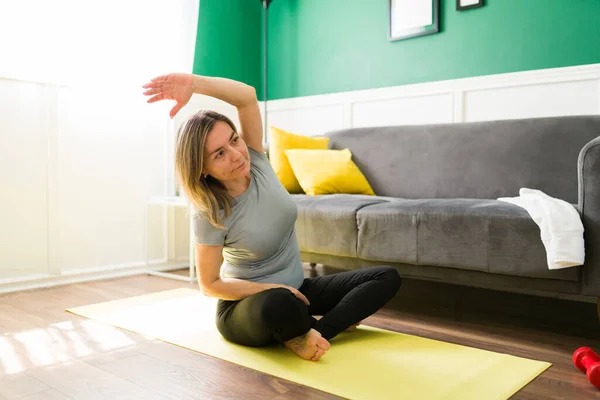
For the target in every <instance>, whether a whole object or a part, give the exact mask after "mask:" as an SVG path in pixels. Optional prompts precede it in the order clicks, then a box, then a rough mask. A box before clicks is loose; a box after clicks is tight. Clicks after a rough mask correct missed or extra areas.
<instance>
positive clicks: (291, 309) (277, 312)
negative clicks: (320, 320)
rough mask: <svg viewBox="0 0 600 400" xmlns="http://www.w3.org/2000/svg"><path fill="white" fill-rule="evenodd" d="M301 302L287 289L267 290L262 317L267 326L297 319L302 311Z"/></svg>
mask: <svg viewBox="0 0 600 400" xmlns="http://www.w3.org/2000/svg"><path fill="white" fill-rule="evenodd" d="M299 302H301V300H300V299H298V298H297V297H296V296H294V294H293V293H292V292H291V291H290V290H288V289H286V288H276V289H269V290H266V291H265V293H264V301H263V304H262V307H261V317H262V319H263V321H265V322H266V323H267V325H272V324H273V323H279V322H281V321H282V320H286V319H293V318H296V317H297V314H299V312H300V311H301V307H300V306H301V304H299Z"/></svg>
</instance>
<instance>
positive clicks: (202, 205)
mask: <svg viewBox="0 0 600 400" xmlns="http://www.w3.org/2000/svg"><path fill="white" fill-rule="evenodd" d="M219 121H222V122H225V123H227V124H228V125H229V126H230V127H231V129H232V130H233V131H234V132H237V129H236V127H235V125H234V124H233V122H232V121H231V120H230V119H229V118H227V117H226V116H225V115H223V114H220V113H218V112H215V111H210V110H202V111H199V112H198V113H196V114H194V115H192V116H191V117H190V118H189V119H188V120H187V121H186V122H185V124H183V125H182V127H181V128H180V129H179V132H178V133H177V141H176V145H175V174H176V176H177V178H178V180H179V183H180V185H181V187H182V189H183V190H184V192H185V193H186V195H187V197H188V199H189V200H190V202H191V203H192V204H193V205H194V207H195V208H196V209H197V210H198V211H199V212H201V213H203V214H204V215H206V217H207V218H208V221H209V222H210V223H211V224H212V225H213V226H215V227H217V228H224V226H223V225H222V224H221V220H220V218H219V214H220V210H223V219H225V218H227V217H228V216H229V215H231V207H232V204H233V198H232V197H231V195H230V194H229V193H228V192H227V190H226V189H225V186H224V185H223V184H222V183H221V182H220V181H218V180H217V179H215V178H213V177H211V176H210V175H209V176H204V175H203V174H202V171H203V169H204V163H205V160H204V144H205V143H206V137H207V136H208V134H209V132H210V131H211V130H212V129H213V128H214V126H215V124H216V123H217V122H219Z"/></svg>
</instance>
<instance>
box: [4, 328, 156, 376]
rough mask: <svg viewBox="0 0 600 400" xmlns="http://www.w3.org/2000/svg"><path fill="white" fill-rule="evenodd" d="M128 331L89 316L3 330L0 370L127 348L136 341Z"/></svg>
mask: <svg viewBox="0 0 600 400" xmlns="http://www.w3.org/2000/svg"><path fill="white" fill-rule="evenodd" d="M131 335H132V334H127V333H126V332H124V331H122V330H120V329H118V328H115V327H113V326H110V325H105V324H102V323H98V322H94V321H88V320H82V321H64V322H59V323H55V324H52V325H49V326H48V327H47V328H45V329H43V328H37V329H31V330H27V331H22V332H15V333H5V334H4V335H2V336H0V363H1V367H2V370H1V371H0V374H2V373H4V374H7V375H9V374H16V373H19V372H23V371H25V370H26V369H30V368H35V367H43V366H49V365H53V364H59V363H64V362H67V361H69V360H73V359H75V358H81V357H86V356H93V355H94V354H106V353H108V352H111V351H119V350H123V349H126V348H130V347H132V346H136V345H137V342H136V341H135V340H133V339H132V336H131ZM138 336H139V337H140V339H147V338H146V337H145V336H143V335H138Z"/></svg>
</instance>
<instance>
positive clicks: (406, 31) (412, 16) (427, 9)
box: [388, 0, 440, 41]
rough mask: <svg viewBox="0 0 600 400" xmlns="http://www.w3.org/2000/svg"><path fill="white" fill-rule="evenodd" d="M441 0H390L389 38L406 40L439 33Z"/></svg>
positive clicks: (391, 39)
mask: <svg viewBox="0 0 600 400" xmlns="http://www.w3.org/2000/svg"><path fill="white" fill-rule="evenodd" d="M439 8H440V2H439V0H388V39H389V40H390V41H396V40H405V39H410V38H414V37H418V36H424V35H430V34H433V33H438V32H439V31H440V28H439Z"/></svg>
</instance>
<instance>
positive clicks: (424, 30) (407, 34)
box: [388, 0, 440, 42]
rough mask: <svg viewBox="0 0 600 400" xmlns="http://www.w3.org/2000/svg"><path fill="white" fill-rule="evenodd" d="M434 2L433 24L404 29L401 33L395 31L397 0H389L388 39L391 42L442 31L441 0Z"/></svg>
mask: <svg viewBox="0 0 600 400" xmlns="http://www.w3.org/2000/svg"><path fill="white" fill-rule="evenodd" d="M431 4H432V13H433V15H432V24H431V25H427V26H421V27H417V28H410V29H406V30H403V31H402V32H400V33H394V29H393V27H394V13H393V10H394V7H395V5H396V4H395V0H388V40H389V41H390V42H394V41H398V40H405V39H410V38H415V37H418V36H424V35H431V34H433V33H438V32H439V31H440V0H431Z"/></svg>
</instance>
